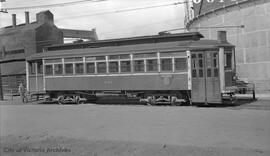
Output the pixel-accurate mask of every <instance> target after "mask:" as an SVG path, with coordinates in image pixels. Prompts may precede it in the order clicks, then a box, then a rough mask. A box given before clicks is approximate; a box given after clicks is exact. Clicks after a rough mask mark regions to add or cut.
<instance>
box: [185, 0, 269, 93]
mask: <svg viewBox="0 0 270 156" xmlns="http://www.w3.org/2000/svg"><path fill="white" fill-rule="evenodd" d="M269 2H270V1H269V0H224V2H222V1H220V0H215V1H214V2H212V3H209V2H207V0H202V1H201V2H200V3H198V4H196V3H192V2H189V3H187V4H186V19H185V24H186V27H187V29H188V30H189V31H195V30H198V31H200V32H201V33H202V34H203V35H204V36H205V38H207V39H214V38H216V36H217V34H216V33H217V30H226V31H227V33H228V41H229V42H231V43H233V44H235V45H236V62H237V73H238V76H239V77H240V78H241V79H245V80H248V81H251V82H254V83H255V84H256V89H257V91H260V92H265V91H270V19H269V16H270V3H269ZM243 26H244V27H243Z"/></svg>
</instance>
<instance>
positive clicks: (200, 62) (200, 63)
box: [199, 59, 203, 68]
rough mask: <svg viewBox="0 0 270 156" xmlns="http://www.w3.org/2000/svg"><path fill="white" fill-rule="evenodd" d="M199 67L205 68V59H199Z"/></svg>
mask: <svg viewBox="0 0 270 156" xmlns="http://www.w3.org/2000/svg"><path fill="white" fill-rule="evenodd" d="M199 67H200V68H203V60H202V59H199Z"/></svg>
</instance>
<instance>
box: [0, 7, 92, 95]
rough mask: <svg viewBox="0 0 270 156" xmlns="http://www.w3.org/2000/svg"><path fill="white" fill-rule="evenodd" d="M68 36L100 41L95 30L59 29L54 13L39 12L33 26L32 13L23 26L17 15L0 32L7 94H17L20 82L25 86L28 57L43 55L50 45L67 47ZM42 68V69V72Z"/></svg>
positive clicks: (5, 91)
mask: <svg viewBox="0 0 270 156" xmlns="http://www.w3.org/2000/svg"><path fill="white" fill-rule="evenodd" d="M65 37H68V38H84V39H90V40H97V35H96V32H95V30H94V29H93V30H92V31H82V30H71V29H59V28H58V27H57V26H56V25H55V24H54V16H53V14H52V13H51V12H50V11H42V12H39V13H37V14H36V21H35V22H32V23H30V22H29V12H25V23H24V24H20V25H17V24H16V15H15V14H13V15H12V25H11V26H7V27H4V28H1V29H0V63H1V76H2V88H3V92H4V93H11V92H17V87H18V83H19V82H23V83H25V81H26V78H25V76H26V75H25V72H26V70H25V57H27V56H29V55H32V54H35V53H41V52H43V48H44V47H46V46H50V45H53V44H63V42H64V38H65ZM40 68H41V66H40V67H39V70H41V69H40Z"/></svg>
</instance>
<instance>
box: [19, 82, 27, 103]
mask: <svg viewBox="0 0 270 156" xmlns="http://www.w3.org/2000/svg"><path fill="white" fill-rule="evenodd" d="M19 93H20V97H21V100H22V102H23V103H26V97H25V88H24V86H23V83H22V82H21V83H20V85H19Z"/></svg>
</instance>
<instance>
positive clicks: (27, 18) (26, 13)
mask: <svg viewBox="0 0 270 156" xmlns="http://www.w3.org/2000/svg"><path fill="white" fill-rule="evenodd" d="M25 24H29V12H28V11H25Z"/></svg>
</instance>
